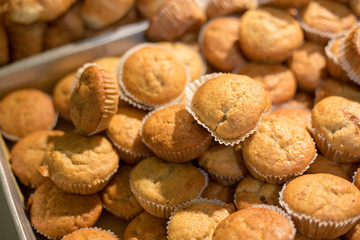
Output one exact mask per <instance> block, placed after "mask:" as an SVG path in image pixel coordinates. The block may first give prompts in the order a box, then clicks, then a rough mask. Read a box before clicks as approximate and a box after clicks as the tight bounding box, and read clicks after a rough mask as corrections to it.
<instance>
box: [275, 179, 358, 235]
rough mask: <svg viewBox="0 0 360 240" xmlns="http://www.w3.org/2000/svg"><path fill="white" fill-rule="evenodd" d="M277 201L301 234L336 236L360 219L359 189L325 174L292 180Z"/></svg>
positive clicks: (345, 181)
mask: <svg viewBox="0 0 360 240" xmlns="http://www.w3.org/2000/svg"><path fill="white" fill-rule="evenodd" d="M279 202H280V205H281V206H282V207H283V208H284V209H286V211H287V212H288V213H289V215H291V217H292V219H293V220H294V222H295V225H296V228H297V230H298V231H299V232H300V233H301V234H304V235H306V236H309V237H313V238H317V239H331V238H336V237H339V236H341V235H343V234H344V233H346V232H347V231H349V229H350V228H351V227H352V226H354V225H355V223H356V222H357V220H359V218H360V191H359V189H357V188H356V187H355V185H353V184H351V182H349V181H347V180H345V179H343V178H340V177H337V176H334V175H331V174H326V173H318V174H306V175H303V176H300V177H297V178H295V179H293V180H292V181H290V182H289V183H288V184H286V185H284V187H283V189H282V191H281V192H280V199H279Z"/></svg>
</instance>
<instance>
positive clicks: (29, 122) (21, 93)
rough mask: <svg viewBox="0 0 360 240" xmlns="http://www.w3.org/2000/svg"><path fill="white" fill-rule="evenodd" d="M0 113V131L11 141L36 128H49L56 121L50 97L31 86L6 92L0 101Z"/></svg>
mask: <svg viewBox="0 0 360 240" xmlns="http://www.w3.org/2000/svg"><path fill="white" fill-rule="evenodd" d="M0 115H1V118H0V129H1V132H2V134H3V136H4V137H6V138H7V139H9V140H12V141H17V140H19V139H20V138H22V137H24V136H26V135H27V134H30V133H32V132H35V131H38V130H51V129H52V128H53V127H54V126H55V125H56V121H57V114H56V112H55V108H54V105H53V102H52V100H51V97H50V96H48V95H47V94H45V93H44V92H42V91H40V90H37V89H33V88H24V89H20V90H15V91H13V92H11V93H8V94H7V95H6V96H5V97H4V98H3V99H2V100H1V102H0ZM19 119H21V121H19Z"/></svg>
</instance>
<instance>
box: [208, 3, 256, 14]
mask: <svg viewBox="0 0 360 240" xmlns="http://www.w3.org/2000/svg"><path fill="white" fill-rule="evenodd" d="M257 5H258V4H257V1H256V0H209V1H208V4H207V6H206V14H207V15H208V17H209V18H215V17H219V16H224V15H229V14H232V13H241V12H244V11H246V10H248V9H253V8H256V7H257Z"/></svg>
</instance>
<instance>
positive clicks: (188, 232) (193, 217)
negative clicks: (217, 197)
mask: <svg viewBox="0 0 360 240" xmlns="http://www.w3.org/2000/svg"><path fill="white" fill-rule="evenodd" d="M229 215H230V213H229V212H228V210H226V209H225V208H224V207H223V206H222V205H221V203H220V202H219V203H218V202H216V201H211V200H207V199H196V200H195V201H192V202H190V203H186V204H184V206H182V207H180V208H178V209H175V211H174V212H173V213H172V214H171V216H170V219H169V221H168V225H167V234H168V236H167V238H168V240H187V239H188V240H192V239H212V236H213V233H214V230H215V228H216V226H217V225H218V224H219V223H220V222H221V221H223V220H224V219H225V218H226V217H228V216H229Z"/></svg>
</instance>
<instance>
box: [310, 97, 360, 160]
mask: <svg viewBox="0 0 360 240" xmlns="http://www.w3.org/2000/svg"><path fill="white" fill-rule="evenodd" d="M311 124H312V127H313V128H315V129H316V130H317V132H318V133H319V134H320V136H322V137H323V138H325V139H326V140H327V141H328V142H329V143H330V144H331V145H332V146H334V147H335V148H336V149H339V150H341V151H346V152H348V153H351V154H354V155H359V154H360V103H358V102H354V101H351V100H348V99H346V98H343V97H339V96H331V97H327V98H324V99H323V100H321V101H320V102H318V103H317V104H316V105H315V106H314V108H313V109H312V112H311Z"/></svg>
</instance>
